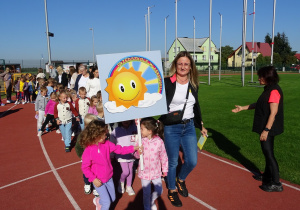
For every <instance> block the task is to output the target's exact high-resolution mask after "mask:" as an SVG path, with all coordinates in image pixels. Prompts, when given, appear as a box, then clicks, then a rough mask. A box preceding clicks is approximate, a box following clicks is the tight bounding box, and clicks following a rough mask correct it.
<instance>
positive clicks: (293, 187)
mask: <svg viewBox="0 0 300 210" xmlns="http://www.w3.org/2000/svg"><path fill="white" fill-rule="evenodd" d="M199 153H200V154H203V155H206V156H208V157H210V158H213V159H215V160H218V161H220V162H223V163H226V164H228V165H231V166H234V167H236V168H239V169H242V170H244V171H247V172H249V173H251V172H250V171H249V170H247V169H246V168H243V167H241V166H237V165H235V164H232V163H230V162H227V161H225V160H222V159H219V158H217V157H214V156H212V155H209V154H206V153H204V152H199ZM282 184H283V185H285V186H287V187H290V188H292V189H294V190H297V191H300V188H298V187H295V186H292V185H289V184H286V183H283V182H282Z"/></svg>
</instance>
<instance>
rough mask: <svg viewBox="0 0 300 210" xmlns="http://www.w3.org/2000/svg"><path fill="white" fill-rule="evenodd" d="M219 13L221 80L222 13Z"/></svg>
mask: <svg viewBox="0 0 300 210" xmlns="http://www.w3.org/2000/svg"><path fill="white" fill-rule="evenodd" d="M219 15H220V58H219V59H220V60H219V80H221V64H222V61H221V60H222V14H221V13H220V12H219Z"/></svg>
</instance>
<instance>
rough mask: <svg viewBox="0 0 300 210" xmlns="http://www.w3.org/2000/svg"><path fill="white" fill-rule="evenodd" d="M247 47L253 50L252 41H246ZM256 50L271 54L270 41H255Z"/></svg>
mask: <svg viewBox="0 0 300 210" xmlns="http://www.w3.org/2000/svg"><path fill="white" fill-rule="evenodd" d="M246 47H247V48H248V50H249V51H250V52H251V51H252V42H246ZM254 52H256V53H261V54H262V55H263V56H271V53H272V49H271V47H270V45H269V44H268V43H263V42H254Z"/></svg>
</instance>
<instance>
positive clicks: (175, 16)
mask: <svg viewBox="0 0 300 210" xmlns="http://www.w3.org/2000/svg"><path fill="white" fill-rule="evenodd" d="M176 55H177V0H175V57H176Z"/></svg>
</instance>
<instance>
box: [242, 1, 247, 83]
mask: <svg viewBox="0 0 300 210" xmlns="http://www.w3.org/2000/svg"><path fill="white" fill-rule="evenodd" d="M246 14H247V0H244V8H243V36H242V37H243V49H242V52H243V57H242V86H243V87H244V86H245V56H246V28H247V15H246Z"/></svg>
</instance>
